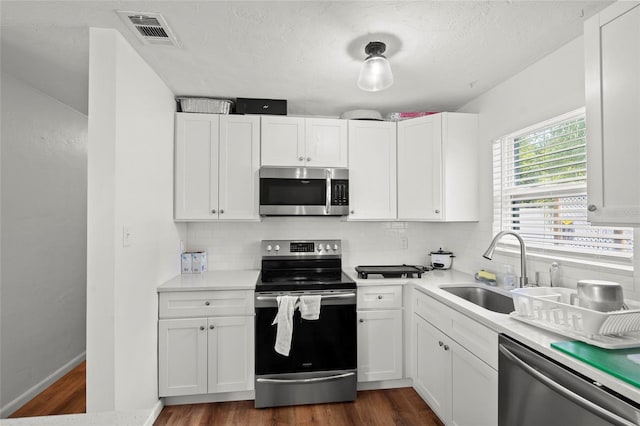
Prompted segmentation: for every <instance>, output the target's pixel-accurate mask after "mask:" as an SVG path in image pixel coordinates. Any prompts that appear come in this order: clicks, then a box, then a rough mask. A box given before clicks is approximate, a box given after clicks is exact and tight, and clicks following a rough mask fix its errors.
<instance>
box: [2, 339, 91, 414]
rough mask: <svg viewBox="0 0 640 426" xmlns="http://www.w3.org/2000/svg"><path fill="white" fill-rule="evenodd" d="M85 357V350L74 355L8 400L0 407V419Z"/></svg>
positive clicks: (33, 396)
mask: <svg viewBox="0 0 640 426" xmlns="http://www.w3.org/2000/svg"><path fill="white" fill-rule="evenodd" d="M86 357H87V352H86V351H84V352H82V353H81V354H80V355H78V356H76V357H74V358H73V359H72V360H71V361H69V362H67V363H66V364H64V365H63V366H62V367H60V368H58V369H57V370H56V371H54V372H53V373H51V374H50V375H49V376H47V377H45V378H44V379H43V380H42V381H40V382H39V383H36V384H35V385H33V386H32V387H31V388H29V389H28V390H27V391H26V392H24V393H23V394H22V395H20V396H19V397H17V398H16V399H14V400H13V401H11V402H9V403H8V404H7V405H5V406H4V407H2V408H1V409H0V419H6V418H7V417H8V416H10V415H11V414H12V413H13V412H14V411H16V410H17V409H18V408H20V407H22V406H23V405H24V404H26V403H27V402H29V401H31V400H32V399H33V398H35V397H36V396H38V394H40V393H41V392H42V391H43V390H45V389H46V388H48V387H49V386H51V385H52V384H53V383H55V381H56V380H58V379H60V378H61V377H62V376H64V375H65V374H67V373H68V372H69V371H71V370H73V369H74V368H76V367H77V366H78V364H80V363H81V362H82V361H84V360H85V358H86Z"/></svg>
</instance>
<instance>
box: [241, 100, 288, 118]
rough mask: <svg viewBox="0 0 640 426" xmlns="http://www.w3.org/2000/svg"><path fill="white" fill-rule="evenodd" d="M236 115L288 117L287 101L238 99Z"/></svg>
mask: <svg viewBox="0 0 640 426" xmlns="http://www.w3.org/2000/svg"><path fill="white" fill-rule="evenodd" d="M236 114H269V115H287V100H286V99H255V98H237V99H236Z"/></svg>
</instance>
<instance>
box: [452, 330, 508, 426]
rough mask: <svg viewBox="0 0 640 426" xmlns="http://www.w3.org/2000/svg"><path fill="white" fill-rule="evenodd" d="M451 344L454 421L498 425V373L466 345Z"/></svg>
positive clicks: (463, 425)
mask: <svg viewBox="0 0 640 426" xmlns="http://www.w3.org/2000/svg"><path fill="white" fill-rule="evenodd" d="M448 344H449V345H450V346H451V350H450V352H451V374H452V377H451V382H452V394H451V395H452V401H451V408H452V412H451V424H453V425H456V426H495V425H497V424H498V372H497V371H496V370H494V369H493V368H491V367H490V366H488V365H487V364H485V363H484V362H482V361H481V360H480V359H479V358H477V357H476V356H474V355H473V354H472V353H471V352H469V351H467V350H466V349H464V348H463V347H462V346H460V345H458V344H456V343H455V342H454V341H452V340H449V342H448Z"/></svg>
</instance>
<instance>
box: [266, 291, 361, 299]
mask: <svg viewBox="0 0 640 426" xmlns="http://www.w3.org/2000/svg"><path fill="white" fill-rule="evenodd" d="M300 296H307V295H305V294H301V295H300ZM308 296H315V295H314V294H309V295H308ZM320 296H322V299H323V300H324V299H348V298H351V297H356V294H355V293H341V294H327V295H324V294H321V295H320ZM277 299H278V296H256V300H277Z"/></svg>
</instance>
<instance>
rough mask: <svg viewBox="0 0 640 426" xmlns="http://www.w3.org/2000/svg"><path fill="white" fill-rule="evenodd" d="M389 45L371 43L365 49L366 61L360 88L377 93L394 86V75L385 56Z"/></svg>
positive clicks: (359, 81) (362, 69) (359, 78)
mask: <svg viewBox="0 0 640 426" xmlns="http://www.w3.org/2000/svg"><path fill="white" fill-rule="evenodd" d="M386 48H387V45H386V44H384V43H383V42H381V41H371V42H369V43H368V44H367V46H366V47H365V48H364V53H366V54H367V55H368V56H367V59H365V60H364V64H362V68H361V69H360V77H358V87H359V88H360V89H362V90H366V91H367V92H377V91H379V90H383V89H386V88H387V87H389V86H391V85H392V84H393V74H392V73H391V66H390V65H389V61H387V58H386V57H385V56H384V55H383V53H384V51H385V50H386Z"/></svg>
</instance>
